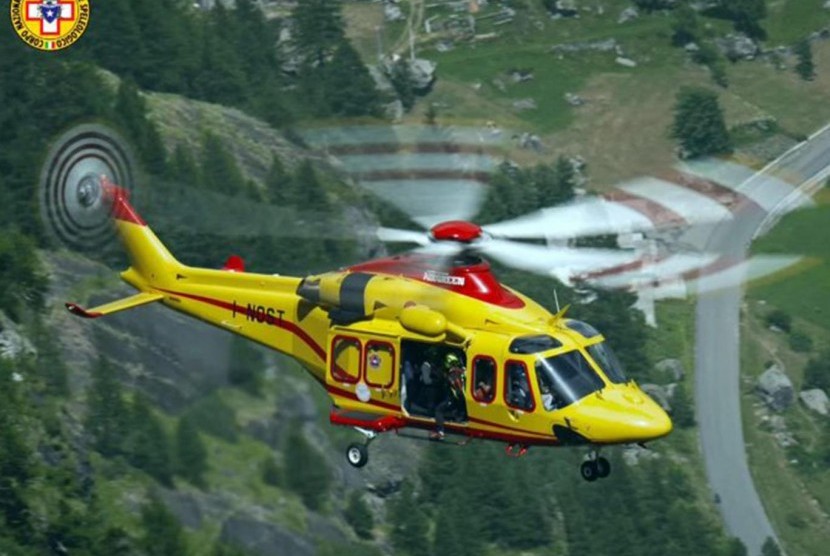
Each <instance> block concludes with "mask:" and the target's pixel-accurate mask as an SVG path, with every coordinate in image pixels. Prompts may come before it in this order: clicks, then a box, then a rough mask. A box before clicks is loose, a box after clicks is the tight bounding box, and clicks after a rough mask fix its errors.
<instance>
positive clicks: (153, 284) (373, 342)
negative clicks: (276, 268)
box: [66, 176, 672, 481]
mask: <svg viewBox="0 0 830 556" xmlns="http://www.w3.org/2000/svg"><path fill="white" fill-rule="evenodd" d="M99 186H100V191H101V194H102V197H103V198H104V199H105V200H106V201H107V202H108V203H109V205H110V214H111V215H112V218H113V220H114V223H115V227H116V230H117V233H118V235H119V236H120V238H121V240H122V242H123V244H124V246H125V248H126V251H127V253H128V255H129V259H130V267H129V268H128V269H127V270H126V271H124V272H122V273H121V277H122V278H123V279H124V281H126V282H127V283H129V284H130V285H132V286H133V287H135V288H136V289H137V290H138V291H139V293H137V294H135V295H133V296H131V297H127V298H125V299H121V300H117V301H113V302H111V303H107V304H105V305H101V306H99V307H95V308H91V309H84V308H81V307H80V306H78V305H76V304H73V303H67V304H66V306H67V308H68V309H69V311H71V312H72V313H73V314H75V315H78V316H81V317H86V318H97V317H101V316H104V315H107V314H111V313H114V312H117V311H123V310H125V309H131V308H134V307H138V306H141V305H145V304H148V303H153V302H161V303H163V304H164V305H166V306H168V307H170V308H172V309H174V310H177V311H180V312H183V313H185V314H188V315H190V316H193V317H196V318H198V319H201V320H203V321H205V322H208V323H210V324H213V325H215V326H218V327H220V328H223V329H226V330H229V331H230V332H233V333H235V334H240V335H242V336H244V337H246V338H249V339H251V340H254V341H256V342H259V343H261V344H263V345H265V346H268V347H270V348H272V349H275V350H277V351H279V352H281V353H284V354H287V355H289V356H291V357H293V358H295V359H296V360H297V361H299V362H300V363H301V364H302V365H303V367H305V369H307V370H308V372H309V373H310V374H311V376H312V377H313V378H314V379H315V380H316V381H317V382H319V383H320V385H321V386H322V387H323V388H325V389H326V391H327V392H328V393H329V395H330V396H331V400H332V409H331V412H330V420H331V423H332V424H335V425H345V426H350V427H354V428H355V429H356V430H358V431H360V432H361V433H362V434H363V435H364V436H365V442H363V443H353V444H351V445H349V446H348V448H347V450H346V456H347V460H348V462H349V463H350V464H351V465H353V466H355V467H362V466H364V465H365V464H366V463H367V461H368V446H369V443H370V442H371V441H372V440H373V439H374V438H376V437H377V435H378V434H379V433H383V432H389V431H395V432H396V433H398V434H402V435H409V436H413V437H416V438H421V439H427V438H431V439H435V440H439V441H440V440H443V439H444V435H445V434H447V435H453V437H455V438H459V437H460V440H458V441H457V442H456V443H459V444H463V443H466V442H467V441H469V440H470V439H487V440H496V441H500V442H503V443H505V444H506V446H507V448H506V451H507V453H508V455H512V456H520V455H524V454H525V453H526V452H527V450H528V448H529V447H531V446H535V445H538V446H575V445H585V446H587V447H589V448H591V454H590V457H589V458H588V459H587V460H586V461H584V462H583V463H582V465H581V467H580V473H581V475H582V477H583V478H584V479H586V480H588V481H594V480H596V479H598V478H603V477H606V476H608V475H609V473H610V471H611V467H610V464H609V462H608V460H607V459H606V458H603V457H601V456H600V455H599V448H600V447H602V446H606V445H613V444H630V443H644V442H648V441H651V440H655V439H658V438H661V437H663V436H666V435H667V434H669V433H670V432H671V430H672V422H671V419H670V418H669V416H668V415H667V414H666V413H665V411H663V409H662V408H661V407H660V406H659V405H658V404H657V403H655V402H654V401H653V400H652V399H651V398H650V397H649V396H648V395H646V394H645V393H643V391H642V390H640V388H639V387H638V386H637V384H636V383H635V382H634V381H633V380H631V379H629V378H628V377H627V376H626V374H625V372H624V370H623V368H622V366H621V365H620V363H619V361H618V360H617V358H616V356H615V355H614V352H613V351H612V350H611V348H610V346H609V345H608V344H607V343H606V341H605V339H604V338H603V336H602V335H601V334H600V333H599V332H597V331H596V330H595V329H594V328H593V327H591V326H590V325H589V324H587V323H584V322H580V321H577V320H571V319H568V318H567V317H566V316H565V312H566V310H567V307H566V308H565V309H564V310H562V311H559V312H558V313H556V314H552V313H551V312H549V311H548V310H546V309H544V308H543V307H542V306H540V305H539V304H538V303H536V302H534V301H533V300H532V299H530V298H528V297H526V296H524V295H522V294H521V293H519V292H517V291H514V290H512V289H510V288H509V287H507V286H505V285H503V284H501V283H499V282H498V280H497V279H496V278H495V276H494V275H493V274H492V272H491V270H490V265H489V263H488V262H486V261H485V260H484V259H483V258H482V257H481V256H480V255H486V256H489V257H493V258H496V259H498V260H503V261H513V262H517V261H518V262H519V263H520V262H521V261H522V260H538V259H539V258H540V257H548V258H550V257H554V258H556V260H559V261H564V262H563V264H567V265H569V266H570V267H571V268H576V267H579V266H580V265H584V264H586V258H587V259H595V258H596V257H603V258H605V259H608V258H609V257H610V258H611V260H615V264H623V263H624V262H625V261H626V259H625V258H624V256H623V255H620V253H619V252H615V251H609V252H603V251H601V250H587V251H583V250H577V249H569V248H565V247H562V248H551V247H542V246H535V245H532V244H523V243H517V242H508V241H504V240H500V239H497V238H496V237H493V236H491V235H490V233H489V232H488V231H487V230H486V229H482V227H480V226H477V225H475V224H472V223H469V222H465V221H449V222H443V223H440V224H437V225H434V226H433V227H432V228H431V230H430V232H429V234H419V233H418V232H410V231H404V230H385V231H384V232H383V233H382V234H380V235H385V236H386V237H385V239H387V240H397V241H412V242H415V243H419V244H421V245H422V248H421V249H420V250H416V251H414V252H409V253H407V254H403V255H396V256H392V257H388V258H383V259H378V260H372V261H369V262H365V263H361V264H357V265H355V266H352V267H349V268H345V269H341V270H337V271H333V272H328V273H324V274H320V275H316V276H307V277H304V278H300V277H288V276H279V275H267V274H254V273H247V272H245V271H244V263H243V261H242V260H241V258H239V257H236V256H232V257H230V258H229V259H228V261H227V262H226V263H225V266H224V268H223V269H221V270H215V269H205V268H194V267H189V266H186V265H183V264H182V263H180V262H179V261H177V260H176V259H175V258H174V257H173V255H172V254H171V253H170V252H169V251H168V250H167V248H166V247H165V246H164V245H163V244H162V242H161V241H160V240H159V239H158V237H157V236H156V235H155V234H154V233H153V231H152V230H151V229H150V227H149V226H148V225H147V224H146V223H145V221H144V220H142V218H141V217H140V216H139V215H138V213H137V212H136V210H135V209H134V208H133V207H132V205H131V204H130V202H129V199H128V197H129V195H128V191H127V190H126V189H124V188H121V187H119V186H117V185H115V184H113V183H112V182H110V181H109V180H108V179H107V178H106V177H105V176H102V177H101V179H100V183H99ZM614 257H617V259H614ZM516 266H521V264H517V265H516ZM447 441H449V440H447Z"/></svg>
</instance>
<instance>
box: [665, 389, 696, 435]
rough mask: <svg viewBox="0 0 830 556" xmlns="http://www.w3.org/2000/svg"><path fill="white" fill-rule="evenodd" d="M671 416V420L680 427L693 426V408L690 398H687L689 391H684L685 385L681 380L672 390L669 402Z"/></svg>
mask: <svg viewBox="0 0 830 556" xmlns="http://www.w3.org/2000/svg"><path fill="white" fill-rule="evenodd" d="M671 408H672V410H671V416H672V421H674V423H675V424H676V425H677V426H678V427H681V428H684V429H685V428H689V427H693V426H695V409H694V405H693V404H692V400H691V399H690V398H689V393H688V392H687V391H686V386H685V384H683V382H678V383H677V387H676V388H675V390H674V397H673V398H672V402H671Z"/></svg>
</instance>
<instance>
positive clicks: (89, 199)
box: [77, 174, 101, 208]
mask: <svg viewBox="0 0 830 556" xmlns="http://www.w3.org/2000/svg"><path fill="white" fill-rule="evenodd" d="M77 196H78V202H79V203H80V204H81V206H82V207H84V208H89V207H91V206H92V205H94V204H95V202H96V201H97V200H98V199H99V198H100V197H101V186H100V184H99V181H98V177H97V176H96V175H95V174H86V175H85V176H84V177H83V178H81V180H80V182H79V183H78V191H77Z"/></svg>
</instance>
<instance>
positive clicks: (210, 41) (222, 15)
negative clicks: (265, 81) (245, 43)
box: [193, 3, 251, 106]
mask: <svg viewBox="0 0 830 556" xmlns="http://www.w3.org/2000/svg"><path fill="white" fill-rule="evenodd" d="M241 33H242V31H241V30H240V27H239V26H238V25H237V21H236V20H235V18H234V17H233V14H232V13H229V11H228V10H227V9H226V8H225V7H224V6H222V4H221V3H217V4H216V6H215V7H214V8H213V9H212V10H211V12H210V15H209V16H208V18H207V20H206V22H205V31H204V40H203V42H202V51H201V64H200V66H199V71H198V74H197V75H196V77H195V79H194V85H193V87H194V89H195V92H196V94H197V95H198V96H199V98H203V99H205V100H208V101H211V102H216V103H219V104H227V105H231V106H243V105H245V103H246V102H247V101H248V98H249V92H250V90H251V87H250V86H249V83H248V80H247V78H246V76H245V72H244V67H245V65H244V63H243V60H242V58H243V57H244V55H242V54H241V53H240V51H239V50H238V46H237V41H238V38H239V36H240V35H241Z"/></svg>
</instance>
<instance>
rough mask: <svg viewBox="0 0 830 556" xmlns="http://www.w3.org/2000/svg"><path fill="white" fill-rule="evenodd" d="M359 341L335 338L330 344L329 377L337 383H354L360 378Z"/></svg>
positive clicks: (349, 338)
mask: <svg viewBox="0 0 830 556" xmlns="http://www.w3.org/2000/svg"><path fill="white" fill-rule="evenodd" d="M360 351H361V350H360V340H358V339H357V338H351V337H349V336H337V337H336V338H334V340H332V343H331V377H332V378H333V379H334V380H336V381H338V382H348V383H355V382H357V381H358V379H359V378H360Z"/></svg>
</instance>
